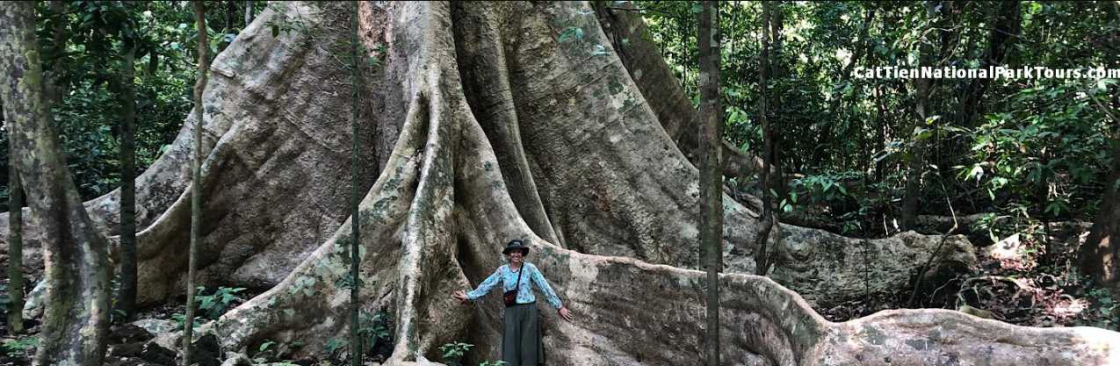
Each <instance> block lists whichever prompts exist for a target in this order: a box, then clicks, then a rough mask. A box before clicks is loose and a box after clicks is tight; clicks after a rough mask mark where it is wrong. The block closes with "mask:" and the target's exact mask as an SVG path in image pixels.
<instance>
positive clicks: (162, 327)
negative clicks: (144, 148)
mask: <svg viewBox="0 0 1120 366" xmlns="http://www.w3.org/2000/svg"><path fill="white" fill-rule="evenodd" d="M1090 226H1091V225H1090V224H1089V223H1059V224H1052V225H1050V230H1030V231H1028V230H1024V232H1020V233H1019V234H1015V235H1011V236H1009V237H1006V238H1003V239H1002V240H1000V241H999V242H998V243H995V244H994V245H988V246H982V247H977V250H976V253H977V256H978V259H979V261H980V265H979V267H978V268H976V269H975V270H974V271H972V272H971V273H965V274H961V275H959V276H957V277H955V278H953V279H951V280H950V281H948V282H946V283H945V284H943V285H942V286H940V287H938V288H936V289H934V290H933V291H932V292H930V291H927V292H929V293H919V294H917V295H914V294H913V291H912V290H911V289H904V290H901V291H897V292H893V293H875V294H871V295H870V296H866V297H861V298H859V299H858V300H852V301H848V302H844V303H840V304H838V305H834V306H831V307H829V308H826V309H816V310H817V311H818V312H820V313H821V315H823V316H824V317H825V318H827V319H829V320H831V321H845V320H849V319H853V318H858V317H862V316H867V315H870V314H872V313H875V312H877V311H880V310H887V309H898V308H945V309H955V310H961V311H964V312H967V313H970V314H972V315H977V316H982V317H987V318H991V319H996V320H1000V321H1004V322H1008V323H1011V324H1017V325H1026V326H1039V327H1060V326H1083V325H1084V326H1096V327H1101V328H1107V329H1112V330H1117V329H1118V328H1120V309H1118V308H1120V306H1117V305H1116V304H1114V303H1113V300H1112V298H1111V296H1110V294H1109V292H1108V291H1107V290H1104V289H1102V288H1098V287H1096V286H1094V285H1093V284H1092V283H1091V282H1089V281H1088V280H1087V279H1086V278H1085V277H1083V276H1081V275H1079V273H1078V271H1077V267H1076V262H1075V258H1076V253H1077V248H1078V246H1079V245H1080V244H1081V243H1082V242H1083V241H1084V239H1085V236H1086V235H1087V234H1088V231H1089V228H1090ZM6 262H7V259H6V258H0V266H2V267H5V268H6V266H7V263H6ZM0 276H3V277H0V305H2V306H0V312H2V311H6V308H7V302H6V299H7V296H8V293H7V292H8V286H7V284H8V278H7V276H6V274H3V273H0ZM41 277H42V274H41V273H30V274H29V275H28V278H29V280H28V281H27V282H28V286H27V289H26V290H28V291H29V290H30V289H31V287H32V286H31V284H34V283H35V282H36V281H37V280H39V279H40V278H41ZM254 295H255V293H251V292H249V291H247V290H244V289H231V288H218V289H208V290H204V291H203V292H201V293H200V296H199V297H200V298H202V299H207V300H205V301H208V302H211V303H212V304H211V305H209V307H208V308H207V309H205V310H200V315H199V316H200V320H203V321H204V320H205V319H207V318H211V319H213V318H217V316H220V314H221V313H222V312H224V311H225V310H227V309H231V308H233V307H234V306H236V305H237V304H238V303H240V302H242V301H244V300H245V299H249V298H251V297H252V296H254ZM179 300H180V301H177V302H175V303H166V304H162V305H158V306H154V307H149V308H146V309H143V310H142V311H141V313H140V314H139V315H138V317H137V318H138V319H140V320H138V321H135V322H131V323H127V324H117V325H114V326H113V330H112V336H111V337H110V348H109V354H108V358H107V359H106V364H107V365H128V366H134V365H173V364H176V360H175V352H174V351H172V350H173V349H175V348H177V347H176V346H177V345H176V344H175V343H174V341H173V340H171V339H172V338H168V337H166V336H164V337H161V334H167V333H169V332H171V331H175V330H180V329H182V324H183V317H182V314H183V311H184V310H183V309H184V305H183V303H184V302H185V300H184V299H179ZM200 301H204V300H201V299H200ZM0 315H2V314H0ZM5 321H6V317H0V322H5ZM27 323H28V325H29V332H27V333H26V334H23V335H12V334H9V332H8V327H7V324H4V326H3V327H0V366H7V365H30V359H31V356H32V355H34V351H35V346H36V343H37V338H36V335H37V333H38V331H39V328H38V322H37V321H36V320H35V319H31V320H28V321H27ZM389 326H391V325H389ZM269 343H271V342H266V344H262V345H260V346H258V347H257V349H255V350H249V352H247V353H249V354H248V355H244V359H245V361H246V362H247V363H251V364H269V363H272V364H274V365H285V364H286V365H338V364H342V362H344V359H345V358H346V355H345V348H346V347H339V349H337V350H335V351H332V352H331V354H330V355H325V356H324V357H323V359H322V360H313V359H302V360H291V357H288V355H289V354H290V353H291V352H292V351H293V350H294V349H296V348H297V347H298V346H299V345H283V344H274V343H273V344H269ZM379 343H389V342H379ZM381 346H384V345H381ZM377 348H379V349H376V350H373V349H371V350H370V352H368V353H369V355H368V357H367V359H369V360H379V359H380V360H383V359H384V358H383V357H384V356H385V354H387V351H388V348H387V347H377ZM196 349H200V350H201V351H199V352H198V353H199V354H200V355H202V358H206V359H205V360H201V361H204V362H202V363H201V364H203V365H210V364H213V365H215V366H217V365H219V364H220V360H221V359H225V358H226V355H225V354H219V352H220V351H219V350H218V349H217V342H216V340H214V339H200V340H199V341H198V342H197V343H196Z"/></svg>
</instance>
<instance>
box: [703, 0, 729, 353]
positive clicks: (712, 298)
mask: <svg viewBox="0 0 1120 366" xmlns="http://www.w3.org/2000/svg"><path fill="white" fill-rule="evenodd" d="M718 6H719V3H718V2H715V1H705V2H703V3H702V7H701V8H702V10H701V12H700V22H699V24H698V26H697V29H698V30H699V34H698V35H697V40H698V41H699V42H700V45H699V46H700V80H699V81H700V154H701V155H700V246H701V247H703V248H705V249H704V250H703V251H702V252H703V253H704V254H706V255H705V257H706V258H707V262H708V264H707V272H708V277H707V280H708V285H707V293H708V297H707V303H708V304H707V305H708V316H707V320H708V322H707V323H708V324H707V328H706V330H707V337H706V338H707V339H706V340H705V344H706V345H707V347H705V348H706V349H707V363H708V365H712V366H718V365H719V356H720V351H719V348H720V344H719V343H720V339H719V338H720V337H719V327H720V322H719V272H720V271H721V270H722V268H721V267H722V265H721V264H722V262H723V258H721V257H722V254H723V251H722V250H721V248H722V247H723V245H722V244H723V189H722V188H723V174H722V173H721V172H720V166H719V153H720V147H721V143H722V141H723V140H722V137H721V135H720V130H721V127H722V126H721V125H722V124H723V123H722V118H720V117H721V115H722V114H723V108H722V103H720V98H721V97H720V93H719V84H720V79H719V71H720V70H719V65H720V62H719V61H720V52H719V8H718Z"/></svg>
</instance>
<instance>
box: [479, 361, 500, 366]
mask: <svg viewBox="0 0 1120 366" xmlns="http://www.w3.org/2000/svg"><path fill="white" fill-rule="evenodd" d="M478 366H506V362H505V361H502V360H498V361H493V362H491V361H482V363H480V364H478Z"/></svg>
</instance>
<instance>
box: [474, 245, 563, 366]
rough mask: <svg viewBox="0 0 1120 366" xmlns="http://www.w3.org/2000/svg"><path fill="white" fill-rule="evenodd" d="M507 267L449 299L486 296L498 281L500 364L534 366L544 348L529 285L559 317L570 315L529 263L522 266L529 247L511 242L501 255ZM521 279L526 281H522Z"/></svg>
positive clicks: (502, 267)
mask: <svg viewBox="0 0 1120 366" xmlns="http://www.w3.org/2000/svg"><path fill="white" fill-rule="evenodd" d="M502 254H505V255H506V258H507V259H508V260H509V264H506V265H503V266H501V267H498V270H496V271H494V273H493V274H491V275H490V277H487V278H486V280H485V281H482V284H480V285H478V288H477V289H475V290H474V291H471V292H469V293H465V292H463V291H455V292H454V293H453V294H452V296H454V297H455V298H456V299H458V300H459V301H460V302H463V303H467V302H468V301H475V300H478V299H479V298H481V297H483V296H486V294H487V293H489V292H490V290H491V289H493V288H494V286H497V285H498V281H502V289H503V290H504V291H505V292H504V294H503V295H504V297H505V304H506V309H505V311H503V312H502V325H503V326H502V360H503V361H505V363H506V366H536V365H540V364H542V363H544V345H543V344H542V343H541V327H540V316H539V314H538V313H537V304H536V297H535V296H533V284H534V283H535V284H537V287H538V288H539V290H540V291H541V293H543V294H544V295H545V297H547V298H548V303H549V305H552V307H554V308H556V311H557V312H558V313H559V314H560V317H562V318H564V320H567V321H572V314H571V311H568V309H567V308H565V307H564V305H563V304H562V303H561V302H560V298H559V297H557V296H556V292H554V291H552V286H549V284H548V280H546V279H545V278H544V275H543V274H541V271H540V270H539V269H537V266H534V265H533V264H532V263H527V262H525V256H527V255H529V247H527V246H525V244H524V243H522V242H521V240H517V239H514V240H512V241H510V242H509V243H508V244H506V249H505V250H503V251H502ZM524 275H528V277H527V278H525V279H522V277H523V276H524Z"/></svg>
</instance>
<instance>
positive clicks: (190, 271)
mask: <svg viewBox="0 0 1120 366" xmlns="http://www.w3.org/2000/svg"><path fill="white" fill-rule="evenodd" d="M194 15H195V21H196V22H197V23H196V24H197V26H198V81H197V82H195V84H194V110H195V112H194V113H195V124H194V159H193V160H192V161H191V171H192V173H191V244H190V253H189V254H188V255H189V258H188V259H187V263H188V264H187V316H186V321H185V322H184V323H183V364H184V365H187V366H190V364H191V341H192V333H194V329H193V328H194V293H195V267H196V265H197V262H198V236H199V235H200V234H201V233H200V232H199V230H200V228H199V226H200V225H199V224H200V223H201V220H202V217H201V215H202V209H201V204H202V189H201V187H200V186H199V183H200V182H201V181H202V177H201V176H202V129H203V126H204V125H205V123H204V119H203V113H202V112H203V111H202V109H203V106H202V92H203V91H204V90H205V89H206V72H207V71H208V70H209V69H210V61H209V58H208V57H207V56H208V55H207V53H209V52H208V51H209V50H210V41H209V40H207V32H206V29H207V28H206V5H205V4H204V3H203V2H202V1H195V2H194Z"/></svg>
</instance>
